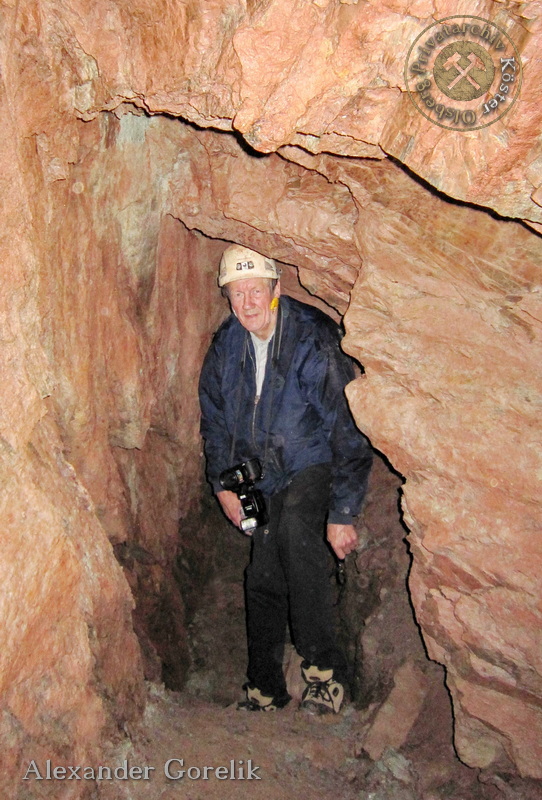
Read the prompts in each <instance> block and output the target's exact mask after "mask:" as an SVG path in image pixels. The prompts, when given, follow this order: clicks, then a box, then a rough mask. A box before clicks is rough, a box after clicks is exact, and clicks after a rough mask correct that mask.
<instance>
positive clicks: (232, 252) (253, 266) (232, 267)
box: [218, 244, 280, 287]
mask: <svg viewBox="0 0 542 800" xmlns="http://www.w3.org/2000/svg"><path fill="white" fill-rule="evenodd" d="M244 278H270V279H271V280H277V279H278V278H280V271H279V269H278V268H277V265H276V264H275V262H274V261H273V259H272V258H267V256H262V255H261V254H260V253H256V252H255V251H254V250H249V248H248V247H243V246H242V245H240V244H232V245H230V246H229V247H227V248H226V249H225V250H224V252H223V253H222V258H221V260H220V270H219V273H218V285H219V286H221V287H222V286H225V285H226V284H227V283H232V281H240V280H243V279H244Z"/></svg>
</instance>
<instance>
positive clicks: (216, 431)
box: [199, 295, 372, 523]
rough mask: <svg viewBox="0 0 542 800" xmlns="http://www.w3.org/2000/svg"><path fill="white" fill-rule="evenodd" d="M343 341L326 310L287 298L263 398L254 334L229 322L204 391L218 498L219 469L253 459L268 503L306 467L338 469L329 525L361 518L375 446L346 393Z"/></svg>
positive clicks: (210, 469)
mask: <svg viewBox="0 0 542 800" xmlns="http://www.w3.org/2000/svg"><path fill="white" fill-rule="evenodd" d="M340 339H341V332H340V329H339V328H338V326H337V325H336V324H335V323H334V322H333V320H332V319H330V318H329V317H328V316H326V314H323V313H322V312H321V311H319V310H318V309H316V308H313V307H312V306H308V305H306V304H304V303H300V302H298V301H297V300H294V299H293V298H291V297H286V296H284V295H282V296H281V298H280V305H279V314H278V318H277V325H276V328H275V333H274V336H273V338H272V339H271V342H270V344H269V347H268V355H267V364H266V370H265V377H264V382H263V387H262V392H261V396H260V398H259V400H258V401H256V360H255V355H254V347H253V344H252V340H251V337H250V334H249V333H248V332H247V331H246V330H245V329H244V328H243V326H242V325H241V324H240V322H239V321H238V320H237V319H236V317H235V316H234V315H233V314H231V315H230V317H228V319H227V320H226V321H225V322H224V323H223V324H222V325H221V327H220V328H219V329H218V331H217V332H216V334H215V336H214V339H213V342H212V344H211V346H210V348H209V350H208V352H207V355H206V357H205V361H204V364H203V368H202V372H201V376H200V385H199V393H200V404H201V414H202V416H201V433H202V436H203V438H204V440H205V455H206V458H207V477H208V479H209V481H210V483H211V484H212V486H213V489H214V491H215V492H219V491H221V489H222V487H221V486H220V483H219V475H220V473H221V472H222V471H223V470H225V469H227V468H229V467H232V466H234V465H235V464H238V463H240V462H242V461H246V460H247V459H249V458H254V457H257V458H259V459H260V461H261V462H262V465H263V471H264V476H263V478H262V480H261V481H258V483H257V488H258V489H260V490H261V491H262V492H263V494H264V495H266V496H267V497H272V496H273V495H274V494H276V493H277V492H279V491H281V490H282V489H284V488H285V487H286V486H287V485H288V483H289V482H290V481H291V479H292V478H293V477H294V475H296V474H297V473H298V472H300V471H301V470H303V469H305V468H306V467H310V466H313V465H315V464H324V463H330V464H331V467H332V486H331V500H330V510H329V516H328V522H331V523H351V522H353V519H354V517H355V516H357V514H359V512H360V509H361V504H362V502H363V498H364V496H365V493H366V490H367V481H368V477H369V472H370V469H371V464H372V450H371V447H370V445H369V442H368V440H367V439H366V438H365V436H364V435H363V434H362V433H361V432H360V431H359V430H358V428H357V427H356V425H355V423H354V420H353V418H352V415H351V412H350V409H349V407H348V403H347V400H346V397H345V394H344V387H345V385H346V384H347V383H349V382H350V381H351V380H353V378H354V370H353V366H352V362H351V361H350V359H349V358H348V357H347V356H346V355H345V354H344V353H343V351H342V350H341V348H340ZM232 443H233V445H232ZM232 448H233V452H232Z"/></svg>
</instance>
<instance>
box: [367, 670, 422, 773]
mask: <svg viewBox="0 0 542 800" xmlns="http://www.w3.org/2000/svg"><path fill="white" fill-rule="evenodd" d="M394 682H395V685H394V687H393V689H392V691H391V692H390V695H389V697H388V699H387V700H386V702H385V703H384V704H383V705H382V706H381V707H380V709H379V711H378V714H377V716H376V718H375V720H374V721H373V723H372V725H371V727H370V729H369V731H368V733H367V736H366V737H365V738H364V739H363V748H364V750H366V751H367V753H369V755H370V756H371V758H372V759H373V761H378V759H379V758H380V757H381V756H382V754H383V753H384V751H385V750H386V748H387V747H393V748H394V749H395V750H398V749H399V748H400V747H401V746H402V745H403V744H404V743H405V742H406V740H407V737H408V734H409V732H410V730H411V728H412V727H413V725H414V723H415V722H416V719H417V717H418V715H419V713H420V711H421V709H422V706H423V702H424V700H425V697H426V695H427V692H428V690H429V681H428V679H427V678H426V676H425V675H424V673H423V672H422V671H421V669H420V668H419V667H417V666H416V664H414V663H411V662H408V661H407V662H406V663H405V664H403V666H402V667H400V669H398V670H397V673H396V675H395V678H394Z"/></svg>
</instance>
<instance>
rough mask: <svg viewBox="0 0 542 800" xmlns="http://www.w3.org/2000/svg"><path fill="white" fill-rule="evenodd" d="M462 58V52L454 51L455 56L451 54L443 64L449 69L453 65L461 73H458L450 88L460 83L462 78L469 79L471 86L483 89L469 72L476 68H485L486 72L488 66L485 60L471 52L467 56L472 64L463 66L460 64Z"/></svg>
mask: <svg viewBox="0 0 542 800" xmlns="http://www.w3.org/2000/svg"><path fill="white" fill-rule="evenodd" d="M462 58H463V56H462V55H461V54H460V53H454V54H453V56H450V58H448V59H447V60H446V61H445V62H444V64H443V67H444V69H446V70H449V69H450V68H451V67H455V68H456V70H457V71H458V73H459V74H458V75H456V77H455V78H454V79H453V81H452V82H451V83H450V85H449V86H448V90H450V89H453V88H454V86H455V85H456V83H459V81H460V80H461V79H462V78H465V79H466V80H468V82H469V83H470V84H471V86H474V88H475V89H481V88H482V87H481V86H480V84H479V83H478V81H476V80H475V79H474V78H473V77H472V76H471V75H469V72H470V71H471V70H472V69H474V68H476V69H483V70H484V72H485V69H486V68H485V64H484V62H483V61H482V60H481V59H480V58H479V57H478V56H477V55H476V54H475V53H470V54H469V55H468V56H467V59H468V60H469V61H470V64H469V65H468V66H467V67H465V68H463V67H461V66H460V65H459V62H460V61H461V59H462Z"/></svg>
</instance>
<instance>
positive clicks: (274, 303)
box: [269, 297, 279, 311]
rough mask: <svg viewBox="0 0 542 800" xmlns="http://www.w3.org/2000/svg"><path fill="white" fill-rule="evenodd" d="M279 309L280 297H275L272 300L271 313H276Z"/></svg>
mask: <svg viewBox="0 0 542 800" xmlns="http://www.w3.org/2000/svg"><path fill="white" fill-rule="evenodd" d="M278 307H279V299H278V297H274V298H273V299H272V300H271V303H270V304H269V308H270V309H271V311H274V310H275V309H276V308H278Z"/></svg>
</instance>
